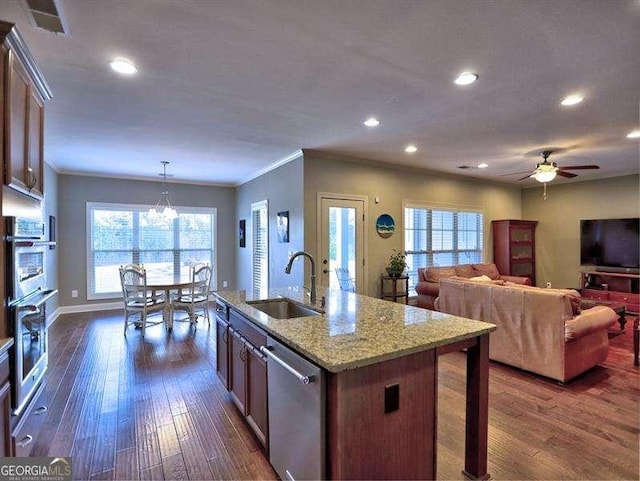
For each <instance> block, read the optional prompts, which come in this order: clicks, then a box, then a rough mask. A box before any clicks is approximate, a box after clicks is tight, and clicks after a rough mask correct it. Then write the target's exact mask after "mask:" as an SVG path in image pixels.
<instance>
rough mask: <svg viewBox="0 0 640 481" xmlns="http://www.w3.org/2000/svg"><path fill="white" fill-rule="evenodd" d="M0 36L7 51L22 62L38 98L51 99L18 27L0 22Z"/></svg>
mask: <svg viewBox="0 0 640 481" xmlns="http://www.w3.org/2000/svg"><path fill="white" fill-rule="evenodd" d="M0 36H1V37H2V39H3V41H4V43H5V45H7V46H8V47H9V50H10V51H11V52H13V53H14V54H15V55H16V57H18V59H20V62H22V65H23V66H24V68H25V70H26V71H27V73H28V74H29V77H31V80H32V81H33V84H34V85H35V87H36V90H37V91H38V93H39V94H40V96H41V97H42V98H43V99H44V100H50V99H52V98H53V92H52V91H51V88H50V87H49V84H48V83H47V80H46V79H45V78H44V75H42V72H41V71H40V69H39V68H38V64H37V63H36V60H35V59H34V58H33V55H31V52H30V51H29V47H27V44H26V43H25V41H24V39H23V38H22V35H20V32H19V31H18V27H16V25H15V24H14V23H10V22H5V21H2V20H0Z"/></svg>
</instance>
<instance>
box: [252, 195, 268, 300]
mask: <svg viewBox="0 0 640 481" xmlns="http://www.w3.org/2000/svg"><path fill="white" fill-rule="evenodd" d="M251 230H252V239H253V240H252V244H251V246H252V248H253V252H252V262H251V271H252V272H251V273H252V288H253V292H254V295H256V296H259V297H266V296H267V295H268V290H269V210H268V203H267V201H266V200H262V201H260V202H255V203H253V204H251Z"/></svg>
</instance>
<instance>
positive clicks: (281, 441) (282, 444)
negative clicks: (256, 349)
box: [260, 337, 326, 481]
mask: <svg viewBox="0 0 640 481" xmlns="http://www.w3.org/2000/svg"><path fill="white" fill-rule="evenodd" d="M260 351H262V352H263V353H264V354H265V355H266V356H267V376H268V383H267V385H268V387H267V390H268V395H269V460H270V462H271V465H272V466H273V468H274V469H275V470H276V472H277V473H278V475H279V476H280V478H281V479H282V480H284V481H287V480H292V481H293V480H299V479H316V480H317V479H325V430H326V428H325V376H324V372H323V371H322V369H320V368H319V367H318V366H316V365H315V364H313V363H311V362H309V361H307V360H306V359H304V358H303V357H301V356H300V355H299V354H297V353H295V352H294V351H292V350H291V349H289V348H288V347H286V346H284V345H283V344H282V343H280V342H278V341H276V340H275V339H273V338H272V337H268V338H267V345H266V346H262V347H261V348H260Z"/></svg>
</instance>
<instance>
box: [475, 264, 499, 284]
mask: <svg viewBox="0 0 640 481" xmlns="http://www.w3.org/2000/svg"><path fill="white" fill-rule="evenodd" d="M473 269H474V270H475V271H476V275H477V276H483V275H484V276H489V277H490V278H491V279H494V280H495V279H497V278H498V277H500V273H499V272H498V268H497V267H496V265H495V264H473Z"/></svg>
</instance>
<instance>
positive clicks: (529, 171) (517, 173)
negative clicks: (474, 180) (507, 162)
mask: <svg viewBox="0 0 640 481" xmlns="http://www.w3.org/2000/svg"><path fill="white" fill-rule="evenodd" d="M527 172H528V173H529V174H531V169H529V170H523V171H522V172H509V173H508V174H500V175H499V176H498V177H506V176H507V175H519V174H526V173H527Z"/></svg>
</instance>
